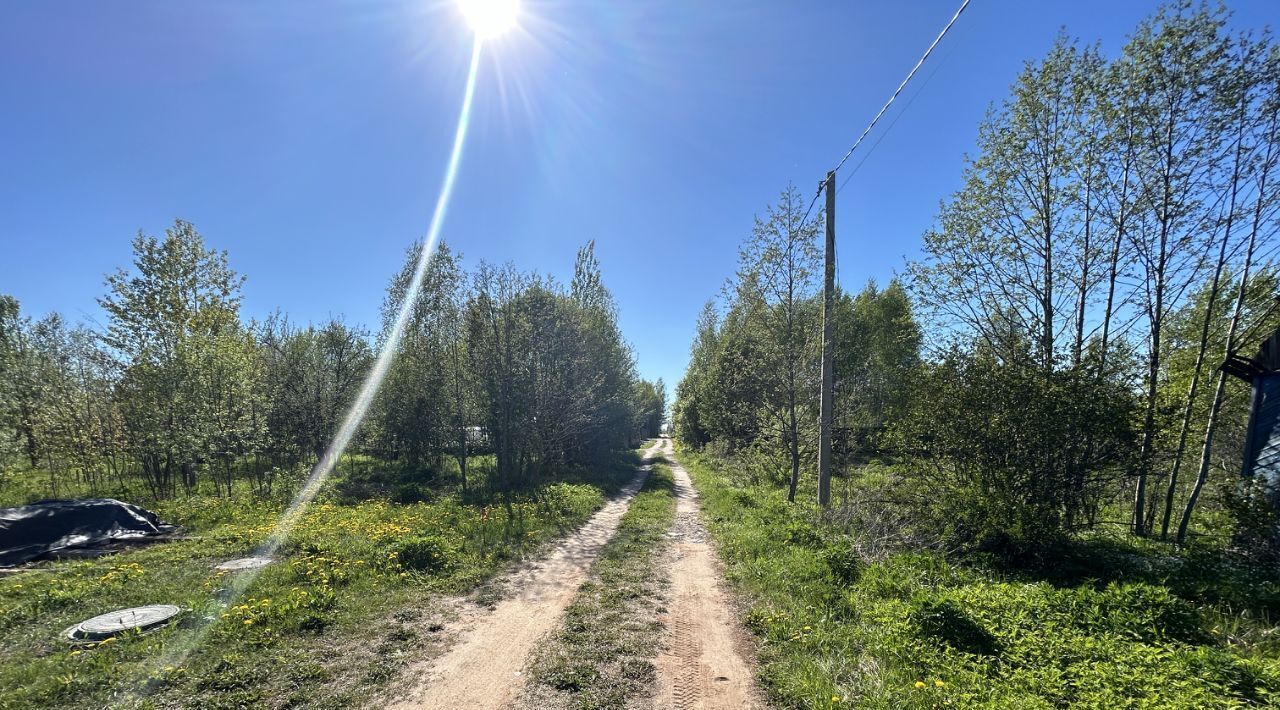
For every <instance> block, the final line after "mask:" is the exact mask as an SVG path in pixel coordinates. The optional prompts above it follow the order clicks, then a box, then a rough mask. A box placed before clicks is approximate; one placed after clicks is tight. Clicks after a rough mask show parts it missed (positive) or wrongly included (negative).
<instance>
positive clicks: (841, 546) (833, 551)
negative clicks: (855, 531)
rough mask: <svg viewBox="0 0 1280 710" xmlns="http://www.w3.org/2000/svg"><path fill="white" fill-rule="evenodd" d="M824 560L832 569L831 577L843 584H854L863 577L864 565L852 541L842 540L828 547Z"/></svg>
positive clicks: (824, 553) (823, 554) (823, 555)
mask: <svg viewBox="0 0 1280 710" xmlns="http://www.w3.org/2000/svg"><path fill="white" fill-rule="evenodd" d="M822 559H823V561H824V562H826V563H827V567H829V568H830V569H831V576H832V577H835V579H836V581H837V582H839V583H841V584H844V585H850V584H854V583H856V582H857V581H858V578H859V577H861V576H862V569H863V567H864V565H863V563H862V559H861V558H859V557H858V553H857V551H856V550H854V546H853V542H852V541H851V540H848V539H844V540H840V541H839V542H836V543H835V544H833V545H830V546H828V547H827V549H826V550H824V551H823V553H822Z"/></svg>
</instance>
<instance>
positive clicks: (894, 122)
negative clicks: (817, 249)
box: [836, 56, 946, 195]
mask: <svg viewBox="0 0 1280 710" xmlns="http://www.w3.org/2000/svg"><path fill="white" fill-rule="evenodd" d="M945 59H946V57H945V56H944V57H943V58H942V59H941V60H939V62H942V61H944V60H945ZM942 66H943V65H942V64H941V63H939V64H938V65H937V66H935V67H934V68H933V71H931V72H929V76H926V77H925V78H924V83H923V84H921V85H920V88H919V89H918V90H917V91H916V93H914V94H912V95H911V98H910V99H908V100H907V104H906V105H905V106H903V107H902V110H901V111H899V112H898V115H896V116H894V117H893V120H892V121H890V122H889V125H888V126H885V129H884V130H883V131H881V132H880V137H879V138H876V142H875V143H872V144H871V147H870V148H868V149H867V152H866V154H865V155H863V156H862V160H859V161H858V164H857V165H855V166H853V170H850V171H849V174H848V175H845V176H844V179H843V180H841V181H840V186H839V187H837V188H836V194H837V195H839V194H840V192H841V191H842V190H844V186H845V185H847V184H848V183H849V181H850V180H852V179H853V176H854V175H857V174H858V171H859V170H861V169H862V164H863V163H865V162H867V159H868V158H870V157H871V156H872V155H873V154H874V153H875V152H876V148H878V147H879V146H880V143H881V141H883V140H884V138H885V136H887V135H889V131H892V130H893V127H894V126H896V125H898V121H899V119H901V118H902V116H903V114H905V113H906V112H907V109H910V108H911V104H913V103H915V102H916V99H918V98H920V94H923V93H924V90H925V87H927V86H929V82H930V81H933V77H934V76H936V75H937V74H938V70H940V69H942Z"/></svg>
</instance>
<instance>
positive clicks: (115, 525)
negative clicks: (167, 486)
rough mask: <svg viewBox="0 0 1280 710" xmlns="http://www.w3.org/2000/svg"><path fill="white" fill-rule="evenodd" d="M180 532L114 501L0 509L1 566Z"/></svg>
mask: <svg viewBox="0 0 1280 710" xmlns="http://www.w3.org/2000/svg"><path fill="white" fill-rule="evenodd" d="M177 529H178V528H177V527H176V526H173V525H170V524H168V523H165V522H161V520H160V518H159V516H157V515H156V514H155V513H153V512H151V511H149V510H146V509H144V508H139V507H138V506H136V505H133V504H131V503H125V502H123V501H118V500H116V499H114V498H94V499H90V500H44V501H40V502H38V503H32V504H31V505H24V506H21V507H18V508H0V567H12V566H14V565H20V564H22V563H23V562H28V561H30V560H37V559H40V558H41V557H44V556H46V555H49V554H52V553H55V552H58V551H60V550H67V549H71V548H84V547H97V546H100V545H104V544H107V543H111V542H114V541H117V540H140V539H145V538H149V537H155V536H158V535H168V534H170V533H173V532H175V531H176V530H177Z"/></svg>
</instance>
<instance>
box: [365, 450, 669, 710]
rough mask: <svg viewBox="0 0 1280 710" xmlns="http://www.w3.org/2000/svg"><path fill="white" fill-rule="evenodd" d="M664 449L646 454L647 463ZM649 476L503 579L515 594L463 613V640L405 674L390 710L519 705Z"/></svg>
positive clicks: (460, 637)
mask: <svg viewBox="0 0 1280 710" xmlns="http://www.w3.org/2000/svg"><path fill="white" fill-rule="evenodd" d="M659 446H660V444H655V445H654V446H653V447H651V448H649V449H648V450H646V451H645V458H646V459H648V458H649V457H650V456H651V455H652V454H653V453H654V452H656V451H657V450H658V447H659ZM648 472H649V469H648V466H645V467H644V469H643V470H642V471H641V472H640V474H639V475H637V476H636V478H635V479H634V480H633V481H631V483H629V484H628V485H627V487H626V488H624V489H623V491H622V494H621V495H619V496H618V497H617V498H614V499H613V500H611V501H609V502H608V503H607V504H605V506H604V508H602V509H601V510H600V511H599V512H597V513H596V514H595V515H594V516H593V517H592V518H591V519H590V520H589V521H587V523H586V524H585V525H583V526H582V527H581V528H580V529H579V530H578V531H577V532H575V533H572V534H571V535H569V536H568V537H566V538H565V539H564V540H562V541H560V542H559V543H557V544H556V545H555V547H554V548H553V549H552V551H551V553H550V554H548V555H547V556H546V557H544V558H542V559H541V560H539V561H537V562H534V563H531V564H528V565H525V566H523V567H520V568H518V569H516V570H515V571H513V572H512V573H510V575H509V576H508V578H507V579H506V580H504V581H505V586H506V587H507V588H509V589H511V590H513V592H512V594H511V595H510V596H508V597H507V598H505V599H503V600H502V601H501V602H499V603H498V605H497V606H496V607H495V608H494V609H493V610H492V611H490V612H487V613H485V612H479V613H472V614H464V615H463V616H462V617H461V619H460V621H459V622H458V623H459V624H460V625H461V628H459V629H457V637H458V641H457V643H455V644H454V645H453V646H452V647H451V648H450V649H449V650H448V651H446V652H445V653H444V654H443V655H441V656H439V657H437V658H435V659H434V660H431V661H427V662H424V663H423V664H420V665H417V666H411V667H410V668H409V669H408V670H407V671H406V673H407V677H410V678H414V679H415V682H414V683H413V684H412V685H411V686H410V687H409V688H408V689H407V691H406V692H405V693H404V694H403V695H402V696H401V697H399V698H397V699H394V700H393V701H392V702H391V703H388V704H387V707H391V708H449V709H450V710H454V709H457V708H502V707H507V706H509V705H511V704H513V703H514V702H515V700H516V698H517V697H518V696H519V694H520V691H521V689H522V688H523V687H524V682H525V678H524V668H525V661H526V659H527V658H528V656H529V652H530V651H531V650H532V649H533V646H534V644H535V643H537V642H538V640H539V638H540V637H541V636H543V635H544V634H546V633H548V632H549V631H551V630H552V629H554V628H555V627H556V625H557V624H558V623H559V620H560V616H561V615H562V614H563V612H564V610H565V608H566V607H567V606H568V605H569V602H571V601H572V600H573V597H574V594H576V593H577V591H578V587H579V586H580V585H581V584H582V582H583V581H584V580H585V579H586V577H587V572H588V569H589V568H590V567H591V563H592V562H594V561H595V559H596V557H597V556H598V555H599V554H600V550H601V548H603V547H604V546H605V544H606V543H607V542H608V541H609V539H610V538H611V537H613V533H614V531H615V530H617V528H618V523H619V522H620V521H621V519H622V516H623V514H624V513H626V511H627V507H628V506H629V505H630V504H631V498H632V497H633V496H634V495H635V494H636V492H637V491H638V490H640V486H642V485H643V484H644V480H645V478H646V477H647V476H648Z"/></svg>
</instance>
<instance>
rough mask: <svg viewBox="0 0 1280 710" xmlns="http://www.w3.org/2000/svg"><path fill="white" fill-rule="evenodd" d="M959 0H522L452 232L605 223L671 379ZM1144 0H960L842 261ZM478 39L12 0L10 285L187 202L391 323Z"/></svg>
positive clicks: (21, 290) (645, 358)
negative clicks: (990, 110) (1061, 36)
mask: <svg viewBox="0 0 1280 710" xmlns="http://www.w3.org/2000/svg"><path fill="white" fill-rule="evenodd" d="M958 4H959V2H958V0H902V1H899V2H870V1H859V2H816V1H815V2H809V1H795V2H777V1H776V0H760V1H754V0H733V1H730V0H724V1H722V2H714V3H713V2H704V1H690V0H645V1H643V2H642V1H640V0H636V1H635V2H624V1H621V0H619V1H613V0H611V1H609V2H604V1H603V0H592V1H590V2H588V1H585V0H580V1H570V0H541V1H535V0H525V2H524V9H523V14H524V16H523V18H522V28H521V30H520V31H519V32H516V33H513V34H510V35H508V36H505V37H503V38H502V40H501V41H500V42H497V43H494V44H493V45H492V46H490V47H487V48H486V53H485V56H484V59H483V62H482V66H481V75H480V80H479V81H480V84H479V87H478V89H477V95H476V106H475V109H474V116H473V123H472V125H471V133H470V137H469V142H468V144H467V148H466V153H465V154H464V156H463V160H462V168H461V171H460V174H459V176H458V184H457V188H456V193H455V196H454V202H453V205H452V206H451V208H450V212H449V218H448V221H447V222H446V224H445V226H444V230H443V237H444V239H445V240H446V241H448V242H449V243H450V244H451V245H453V246H454V247H455V248H457V249H459V250H460V251H462V252H463V253H464V255H465V258H466V261H467V262H468V263H470V264H473V265H474V264H475V263H477V262H478V261H480V260H487V261H495V262H502V261H513V262H515V263H516V264H518V265H520V266H522V267H524V268H527V269H532V270H537V271H540V272H544V273H551V274H554V275H556V276H558V277H561V278H562V279H567V276H568V273H569V271H570V270H571V267H572V264H573V258H574V251H575V249H576V248H577V247H578V246H579V245H580V244H582V243H584V242H585V241H587V240H589V239H594V240H596V243H597V253H598V256H599V258H600V260H601V262H602V264H603V267H604V271H605V281H606V284H607V285H608V286H609V287H610V289H612V291H613V292H614V294H615V296H616V297H617V300H618V303H619V306H620V309H621V323H622V328H623V331H624V334H625V335H626V337H627V339H628V340H629V341H630V342H631V343H632V344H633V346H634V347H635V351H636V356H637V361H638V365H639V369H640V373H641V374H642V375H643V376H645V377H648V378H654V377H659V376H661V377H663V378H665V379H666V381H667V382H668V384H669V388H670V389H671V390H674V386H675V383H676V382H677V381H678V380H679V378H680V376H681V375H682V373H683V371H684V367H685V364H686V361H687V356H688V346H689V339H690V336H691V334H692V331H693V323H694V319H695V317H696V315H697V313H698V310H699V309H700V307H701V305H702V304H703V302H705V301H706V300H707V299H708V298H710V297H712V296H714V295H715V294H716V293H717V292H718V290H719V288H720V286H721V284H722V283H723V281H724V279H725V278H726V277H727V276H729V275H730V274H731V273H732V272H733V269H734V265H735V260H736V256H737V248H738V244H739V243H740V241H741V240H742V239H743V237H744V236H746V235H747V234H748V233H749V231H750V228H751V223H752V217H753V215H754V214H756V213H758V212H761V211H762V210H763V209H764V207H765V206H766V205H768V204H769V203H770V202H771V201H773V200H774V199H775V198H776V197H777V195H778V193H779V192H780V191H781V190H782V189H783V188H784V187H786V185H787V184H788V183H789V182H793V183H795V184H796V185H797V186H798V187H799V188H800V189H801V190H802V191H803V192H804V193H806V194H810V193H811V192H812V190H813V188H814V186H815V185H816V183H817V181H818V180H819V179H820V178H821V177H822V176H823V175H824V174H825V172H826V170H828V169H829V168H831V167H832V166H833V165H834V163H835V162H836V161H837V160H838V159H839V157H840V156H841V155H842V154H843V153H844V151H845V150H846V149H847V148H848V146H849V145H850V143H851V142H852V141H853V139H854V138H855V137H856V135H857V134H858V133H859V132H860V131H861V130H862V127H863V126H864V125H865V124H866V122H867V121H868V120H869V119H870V117H871V116H872V115H873V114H874V113H875V111H876V110H878V108H879V107H880V105H881V104H882V103H883V102H884V100H885V98H887V96H888V95H889V93H891V92H892V90H893V89H894V88H895V87H896V86H897V84H898V82H899V81H901V79H902V77H903V76H904V75H905V74H906V72H907V70H908V69H910V67H911V66H912V65H913V64H914V63H915V61H916V60H917V59H918V58H919V55H920V53H921V52H922V51H923V49H924V47H926V46H927V45H928V43H929V42H930V41H932V39H933V37H934V36H935V35H936V34H937V32H938V31H939V30H940V29H941V27H942V26H943V24H945V22H946V21H947V20H948V19H949V18H950V17H951V14H952V13H953V12H954V11H955V8H956V6H957V5H958ZM1228 5H1229V6H1230V7H1231V8H1232V9H1233V10H1234V11H1235V13H1236V16H1235V22H1236V24H1237V25H1239V26H1252V27H1260V26H1262V25H1266V24H1275V23H1276V21H1277V20H1280V3H1276V2H1275V0H1256V1H1249V0H1235V1H1233V2H1230V3H1228ZM1156 6H1157V3H1156V2H1149V1H1147V0H1141V1H1139V0H1105V1H1104V0H1072V1H1068V0H1063V1H1061V2H1049V1H1044V2H1041V1H1038V0H1037V1H1034V2H1033V1H1028V0H973V2H972V4H971V5H970V7H969V9H968V10H967V11H966V13H965V15H964V16H963V17H962V18H961V19H960V21H959V22H958V23H957V25H956V27H955V28H954V29H953V31H952V33H951V34H950V35H949V36H948V37H947V39H946V40H945V41H944V42H943V44H942V45H941V46H940V47H939V49H938V50H937V51H936V52H935V53H934V55H933V56H932V57H931V58H930V62H929V64H927V65H926V66H925V68H924V69H922V71H921V73H920V74H919V75H918V76H917V78H916V81H915V82H914V83H913V84H912V85H911V86H910V87H908V90H907V91H906V92H905V94H904V95H903V96H902V97H901V98H900V100H899V101H898V103H896V104H895V106H894V109H892V110H891V112H890V113H889V114H888V115H887V116H886V118H885V119H884V121H882V123H881V126H880V128H878V129H877V132H876V133H874V134H873V135H872V136H871V137H870V138H869V139H868V141H867V143H865V144H864V146H863V149H861V150H860V152H859V154H855V156H854V157H853V159H852V160H851V161H850V163H849V165H848V166H847V167H846V168H845V174H847V172H848V171H849V170H850V168H851V167H852V166H856V165H858V164H859V162H860V161H861V160H862V159H863V158H864V157H865V158H866V162H865V164H863V165H862V166H861V169H860V170H859V171H858V172H857V174H856V175H855V176H854V177H853V178H852V180H851V181H850V182H849V184H848V186H847V187H846V188H845V189H844V190H843V191H842V192H841V193H840V203H839V206H838V209H837V233H838V238H839V241H840V249H839V274H840V279H841V281H842V282H843V283H844V284H845V285H846V286H847V287H849V288H857V287H859V286H860V285H861V284H862V283H864V282H865V281H866V280H867V279H869V278H876V279H878V280H880V281H882V282H883V281H884V280H886V279H888V278H889V277H890V276H892V275H893V274H894V273H895V272H896V271H899V270H901V268H902V264H903V263H904V261H903V260H904V257H905V258H910V257H912V256H914V255H915V254H916V253H917V250H918V245H919V241H920V235H921V233H922V232H923V231H925V230H926V229H927V228H928V227H929V226H930V225H931V224H932V222H933V218H934V215H935V214H936V212H937V206H938V203H939V200H941V199H943V198H945V197H946V196H947V195H948V194H949V193H950V192H951V191H952V190H954V189H955V188H956V187H957V186H958V182H959V177H960V171H961V168H962V166H963V156H964V154H965V152H966V151H968V150H971V149H972V146H973V140H974V137H975V135H976V130H977V124H978V121H979V120H980V119H981V118H982V116H983V114H984V112H985V111H986V109H987V107H988V106H989V104H990V103H991V102H993V101H998V100H1000V99H1002V98H1003V97H1004V95H1005V94H1006V91H1007V88H1008V85H1009V83H1010V82H1011V81H1012V79H1013V77H1014V76H1015V75H1016V73H1017V72H1018V70H1019V68H1020V67H1021V65H1022V63H1023V62H1024V61H1026V60H1028V59H1035V58H1038V57H1040V56H1042V55H1043V54H1044V52H1045V51H1046V50H1047V49H1048V47H1049V46H1050V44H1051V43H1052V42H1053V39H1054V37H1055V35H1056V33H1057V32H1058V31H1059V29H1060V28H1063V27H1065V28H1066V30H1067V32H1068V33H1069V34H1071V35H1073V36H1078V37H1080V38H1082V39H1084V40H1086V41H1089V42H1092V41H1095V40H1096V41H1100V42H1101V43H1102V46H1103V48H1104V50H1105V51H1107V52H1108V53H1111V54H1114V52H1115V51H1116V50H1117V49H1118V47H1119V46H1120V45H1121V44H1122V43H1123V41H1124V38H1125V36H1126V34H1127V33H1128V32H1130V31H1131V30H1132V28H1133V27H1134V26H1135V25H1136V24H1137V22H1138V21H1139V20H1140V19H1141V18H1143V17H1144V16H1146V15H1148V14H1150V13H1151V12H1152V11H1153V10H1154V9H1155V7H1156ZM469 53H470V37H469V33H468V30H467V29H466V28H465V27H464V25H463V23H462V21H461V18H460V16H459V15H458V14H457V12H456V10H455V9H454V7H453V6H452V4H451V3H450V2H448V0H444V1H438V0H414V1H413V2H405V1H402V0H390V1H388V2H354V1H347V2H314V1H312V0H307V1H296V2H288V1H277V2H271V3H258V2H238V3H236V2H228V1H226V0H216V1H213V0H210V1H207V2H202V1H190V2H186V1H174V0H163V1H155V2H142V1H135V2H111V3H105V2H81V1H76V2H72V1H64V0H41V1H40V2H9V3H6V4H4V6H3V7H2V8H0V68H3V70H2V71H0V135H2V136H3V137H4V138H3V140H0V245H2V246H3V248H2V249H0V255H3V256H2V257H0V258H2V259H3V261H2V262H0V293H9V294H12V295H14V296H17V297H18V298H19V300H21V301H22V303H23V307H24V311H26V312H27V313H33V314H37V315H41V314H43V313H46V312H48V311H51V310H57V311H60V312H62V313H63V314H64V315H66V316H67V317H69V318H70V319H72V320H82V321H86V322H90V323H93V322H100V321H101V319H102V315H101V312H100V311H99V309H98V308H97V306H96V304H95V302H94V299H95V298H96V297H97V296H98V295H100V294H101V293H102V292H103V286H102V282H103V276H104V274H105V273H107V272H109V271H112V270H114V269H115V268H116V267H117V266H124V265H127V264H128V263H129V260H130V240H131V239H132V237H133V236H134V234H136V232H137V231H138V230H143V231H145V232H147V233H151V234H158V233H160V232H162V231H163V229H164V228H165V227H166V226H167V225H169V224H170V223H172V221H173V220H174V218H182V219H186V220H190V221H192V222H194V223H195V225H196V227H197V228H198V229H199V230H200V231H201V232H202V233H203V234H204V236H205V238H206V240H207V241H208V243H209V244H210V245H212V246H214V247H216V248H219V249H226V250H228V251H229V252H230V258H231V263H232V265H233V267H234V268H236V269H237V270H239V271H240V272H241V273H243V274H245V275H246V276H247V277H248V281H247V283H246V286H245V301H244V313H245V315H246V316H250V317H260V316H262V315H265V314H266V313H269V312H271V311H273V310H274V309H276V308H281V309H283V310H284V311H285V312H287V313H289V314H290V316H291V317H292V318H293V319H294V320H295V321H299V322H306V321H320V320H323V319H326V318H328V317H329V316H330V315H342V316H345V318H346V319H347V320H348V321H349V322H357V323H364V324H367V325H370V326H373V325H375V324H376V322H377V319H378V307H379V304H380V303H381V300H382V297H383V293H384V289H385V286H386V283H387V281H388V279H389V278H390V276H391V275H392V273H394V272H395V270H396V269H397V268H398V267H399V265H400V264H401V262H402V260H403V258H404V250H405V248H406V247H407V246H408V245H409V244H410V243H411V242H412V241H413V240H414V239H415V238H417V237H420V236H421V235H422V234H423V233H424V232H425V230H426V227H427V223H428V221H429V219H430V216H431V215H430V211H431V207H432V205H433V203H434V200H435V197H436V192H437V190H438V188H439V186H440V182H441V178H442V174H441V173H442V170H443V167H444V163H445V160H446V159H447V154H448V150H449V147H450V142H451V140H452V131H453V122H454V120H455V117H456V112H457V107H458V104H459V101H460V100H461V96H462V90H463V85H464V81H465V71H466V65H467V61H468V59H469ZM908 102H910V103H909V106H908ZM904 107H907V108H906V111H905V113H903V114H902V116H901V118H900V120H899V119H897V117H898V114H899V112H900V111H902V110H903V108H904ZM895 120H896V123H895V124H894V125H893V127H892V130H891V131H889V132H888V133H884V131H885V127H887V126H888V124H889V122H892V121H895ZM881 139H882V140H881ZM877 141H880V142H879V143H878V144H877ZM872 145H875V146H876V147H875V150H874V152H871V153H870V154H868V153H867V151H866V149H867V148H870V147H872Z"/></svg>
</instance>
